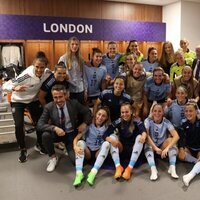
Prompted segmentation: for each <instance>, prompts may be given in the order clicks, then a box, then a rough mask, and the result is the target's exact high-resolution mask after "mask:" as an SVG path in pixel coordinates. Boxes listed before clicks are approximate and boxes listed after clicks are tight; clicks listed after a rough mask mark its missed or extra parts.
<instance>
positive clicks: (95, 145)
mask: <svg viewBox="0 0 200 200" xmlns="http://www.w3.org/2000/svg"><path fill="white" fill-rule="evenodd" d="M106 130H107V127H106V126H102V127H100V128H97V127H96V126H95V125H94V124H91V125H90V126H89V128H88V130H87V132H86V135H85V136H86V138H85V141H86V145H87V147H89V148H90V150H91V151H96V150H98V149H100V147H101V145H102V144H103V142H104V140H103V135H104V132H105V131H106Z"/></svg>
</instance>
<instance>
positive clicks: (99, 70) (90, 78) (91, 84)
mask: <svg viewBox="0 0 200 200" xmlns="http://www.w3.org/2000/svg"><path fill="white" fill-rule="evenodd" d="M84 71H85V75H86V80H87V88H88V97H95V96H99V94H100V92H101V84H102V82H103V80H104V79H105V77H106V74H107V71H106V67H105V66H104V65H100V66H99V67H89V66H87V65H84Z"/></svg>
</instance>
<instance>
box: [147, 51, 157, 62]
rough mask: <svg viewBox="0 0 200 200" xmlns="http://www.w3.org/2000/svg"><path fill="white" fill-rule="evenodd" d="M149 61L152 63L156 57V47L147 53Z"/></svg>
mask: <svg viewBox="0 0 200 200" xmlns="http://www.w3.org/2000/svg"><path fill="white" fill-rule="evenodd" d="M148 58H149V61H150V63H154V62H155V61H156V60H157V59H158V52H157V50H156V49H152V50H151V51H150V52H149V55H148Z"/></svg>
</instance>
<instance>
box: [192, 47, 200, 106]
mask: <svg viewBox="0 0 200 200" xmlns="http://www.w3.org/2000/svg"><path fill="white" fill-rule="evenodd" d="M195 50H196V58H195V59H194V61H193V63H192V69H193V75H194V78H196V79H197V81H199V83H200V45H198V46H197V47H196V49H195ZM199 95H200V90H199ZM198 106H199V108H200V100H199V102H198Z"/></svg>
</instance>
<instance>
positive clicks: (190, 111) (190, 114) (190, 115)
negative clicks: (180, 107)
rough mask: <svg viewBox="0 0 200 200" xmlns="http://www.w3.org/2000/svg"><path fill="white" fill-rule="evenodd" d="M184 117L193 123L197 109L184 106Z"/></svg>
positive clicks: (191, 106) (192, 106)
mask: <svg viewBox="0 0 200 200" xmlns="http://www.w3.org/2000/svg"><path fill="white" fill-rule="evenodd" d="M185 117H186V118H187V120H189V121H190V122H192V123H193V122H195V120H196V117H197V109H196V108H195V107H194V105H190V104H189V105H186V107H185Z"/></svg>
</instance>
